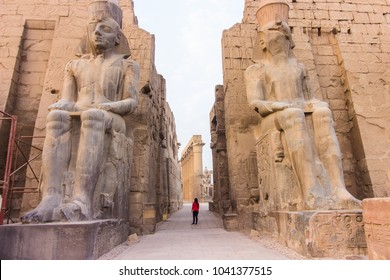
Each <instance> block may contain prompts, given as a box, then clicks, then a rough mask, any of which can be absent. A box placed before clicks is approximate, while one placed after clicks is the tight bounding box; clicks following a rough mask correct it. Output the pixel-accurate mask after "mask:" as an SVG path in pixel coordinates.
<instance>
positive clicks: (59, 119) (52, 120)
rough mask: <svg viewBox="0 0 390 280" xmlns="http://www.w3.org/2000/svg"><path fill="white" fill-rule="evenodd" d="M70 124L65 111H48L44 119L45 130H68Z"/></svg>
mask: <svg viewBox="0 0 390 280" xmlns="http://www.w3.org/2000/svg"><path fill="white" fill-rule="evenodd" d="M70 124H71V118H70V116H69V114H68V112H66V111H62V110H53V111H50V112H49V114H48V115H47V117H46V130H47V131H54V130H61V131H62V130H69V129H70Z"/></svg>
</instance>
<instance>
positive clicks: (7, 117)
mask: <svg viewBox="0 0 390 280" xmlns="http://www.w3.org/2000/svg"><path fill="white" fill-rule="evenodd" d="M0 113H1V114H3V115H4V116H5V117H2V118H1V120H10V121H11V127H10V133H9V137H8V150H7V157H6V162H5V170H4V180H3V194H2V195H3V199H2V203H1V211H0V225H2V224H3V222H4V215H5V211H6V209H7V199H8V190H9V181H10V174H11V166H12V157H13V152H14V143H15V135H16V122H17V120H16V116H13V115H9V114H7V113H5V112H3V111H0Z"/></svg>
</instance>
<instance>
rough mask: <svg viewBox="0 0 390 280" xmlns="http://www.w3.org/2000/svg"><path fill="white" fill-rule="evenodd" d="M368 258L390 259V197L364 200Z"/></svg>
mask: <svg viewBox="0 0 390 280" xmlns="http://www.w3.org/2000/svg"><path fill="white" fill-rule="evenodd" d="M363 217H364V228H365V232H366V238H367V247H368V258H369V259H371V260H390V198H389V197H386V198H367V199H364V200H363Z"/></svg>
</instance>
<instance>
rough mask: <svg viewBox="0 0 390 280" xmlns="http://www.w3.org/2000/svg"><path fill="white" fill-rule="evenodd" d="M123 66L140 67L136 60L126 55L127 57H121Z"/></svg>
mask: <svg viewBox="0 0 390 280" xmlns="http://www.w3.org/2000/svg"><path fill="white" fill-rule="evenodd" d="M123 66H124V67H125V68H132V69H134V70H135V69H137V70H139V69H140V66H139V64H138V62H136V61H135V60H134V59H132V58H130V57H128V58H125V59H123Z"/></svg>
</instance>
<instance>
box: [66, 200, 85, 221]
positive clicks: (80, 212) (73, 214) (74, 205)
mask: <svg viewBox="0 0 390 280" xmlns="http://www.w3.org/2000/svg"><path fill="white" fill-rule="evenodd" d="M61 212H62V214H63V216H64V219H65V220H66V221H69V222H77V221H87V220H90V218H89V211H88V210H87V207H86V205H85V204H84V203H82V202H80V201H78V200H73V201H72V202H69V203H67V204H65V205H64V206H63V207H62V208H61Z"/></svg>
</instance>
